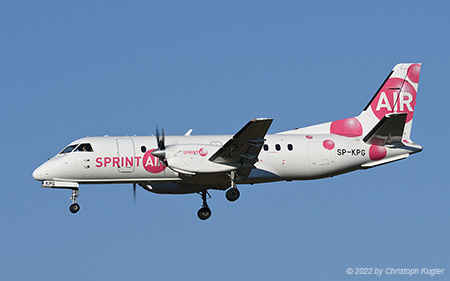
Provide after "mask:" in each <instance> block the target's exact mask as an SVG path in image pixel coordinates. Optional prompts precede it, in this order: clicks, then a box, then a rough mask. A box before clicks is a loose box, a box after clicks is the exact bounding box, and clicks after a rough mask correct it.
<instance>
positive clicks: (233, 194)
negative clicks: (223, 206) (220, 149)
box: [225, 171, 241, 202]
mask: <svg viewBox="0 0 450 281" xmlns="http://www.w3.org/2000/svg"><path fill="white" fill-rule="evenodd" d="M229 177H230V180H231V188H230V189H228V191H227V192H226V193H225V197H226V198H227V199H228V201H230V202H234V201H236V200H237V199H238V198H239V195H240V194H241V193H240V192H239V190H238V189H237V187H236V183H235V180H236V178H237V173H236V172H235V171H231V173H230V174H229Z"/></svg>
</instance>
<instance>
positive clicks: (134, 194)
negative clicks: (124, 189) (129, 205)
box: [133, 183, 136, 205]
mask: <svg viewBox="0 0 450 281" xmlns="http://www.w3.org/2000/svg"><path fill="white" fill-rule="evenodd" d="M133 200H134V205H136V183H133Z"/></svg>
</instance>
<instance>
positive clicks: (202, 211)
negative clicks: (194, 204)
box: [197, 207, 211, 220]
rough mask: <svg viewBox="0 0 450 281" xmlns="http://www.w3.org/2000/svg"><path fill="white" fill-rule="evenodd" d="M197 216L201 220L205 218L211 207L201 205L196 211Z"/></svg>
mask: <svg viewBox="0 0 450 281" xmlns="http://www.w3.org/2000/svg"><path fill="white" fill-rule="evenodd" d="M197 215H198V218H199V219H201V220H207V219H209V217H210V216H211V209H210V208H208V207H202V208H200V210H198V212H197Z"/></svg>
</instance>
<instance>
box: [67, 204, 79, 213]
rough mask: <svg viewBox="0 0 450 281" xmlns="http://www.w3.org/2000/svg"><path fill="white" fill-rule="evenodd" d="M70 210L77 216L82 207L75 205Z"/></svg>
mask: <svg viewBox="0 0 450 281" xmlns="http://www.w3.org/2000/svg"><path fill="white" fill-rule="evenodd" d="M69 210H70V212H71V213H72V214H75V213H77V212H78V211H79V210H80V205H78V204H77V203H74V204H72V205H70V207H69Z"/></svg>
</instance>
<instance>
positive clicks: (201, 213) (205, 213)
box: [197, 190, 211, 221]
mask: <svg viewBox="0 0 450 281" xmlns="http://www.w3.org/2000/svg"><path fill="white" fill-rule="evenodd" d="M207 194H208V196H209V198H211V195H209V193H208V191H206V190H203V191H202V192H200V195H201V196H202V200H203V206H202V207H201V208H200V210H198V212H197V216H198V218H199V219H201V220H203V221H204V220H207V219H209V217H210V216H211V209H210V208H209V207H208V203H207V202H206V195H207Z"/></svg>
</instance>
